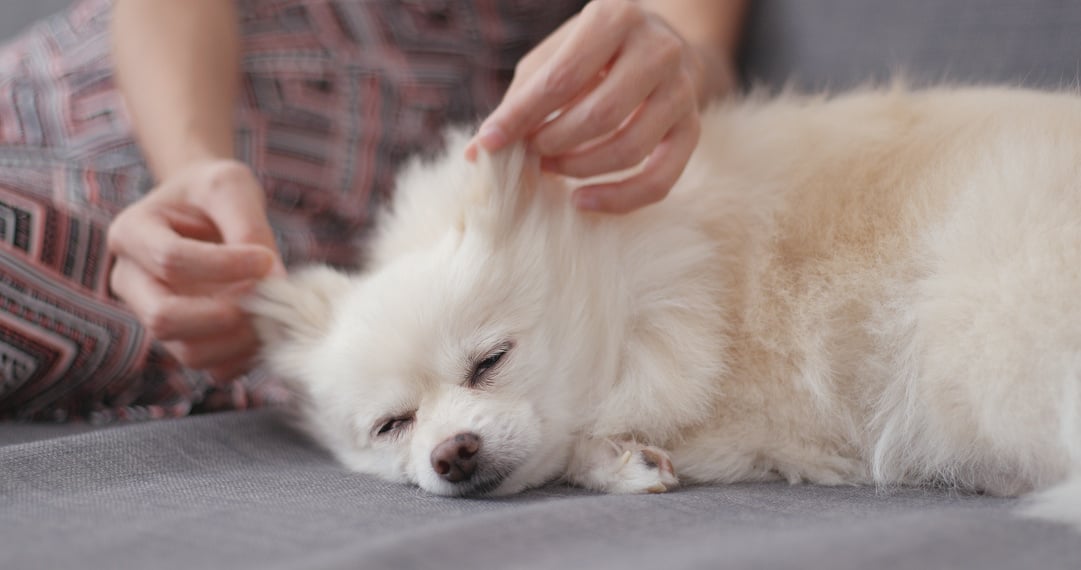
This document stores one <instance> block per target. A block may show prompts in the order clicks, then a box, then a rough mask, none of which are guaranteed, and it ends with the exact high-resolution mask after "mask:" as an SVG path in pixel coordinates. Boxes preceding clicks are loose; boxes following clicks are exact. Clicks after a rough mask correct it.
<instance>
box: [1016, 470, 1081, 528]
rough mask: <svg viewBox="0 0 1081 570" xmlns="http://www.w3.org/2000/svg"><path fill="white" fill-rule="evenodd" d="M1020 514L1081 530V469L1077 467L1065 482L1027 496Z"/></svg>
mask: <svg viewBox="0 0 1081 570" xmlns="http://www.w3.org/2000/svg"><path fill="white" fill-rule="evenodd" d="M1018 514H1020V515H1021V516H1023V517H1027V518H1032V519H1040V520H1045V521H1052V522H1057V523H1061V524H1065V525H1069V526H1071V527H1073V528H1074V529H1076V530H1077V531H1078V532H1081V469H1076V468H1075V469H1074V472H1073V475H1072V476H1071V477H1070V478H1069V479H1067V480H1066V481H1065V482H1063V483H1061V484H1059V485H1057V486H1055V487H1051V488H1050V489H1047V490H1045V491H1040V492H1038V493H1034V494H1032V495H1030V496H1028V497H1026V498H1025V499H1024V502H1023V504H1022V506H1021V508H1020V509H1019V511H1018Z"/></svg>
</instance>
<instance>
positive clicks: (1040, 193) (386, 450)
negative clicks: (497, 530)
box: [248, 87, 1081, 518]
mask: <svg viewBox="0 0 1081 570" xmlns="http://www.w3.org/2000/svg"><path fill="white" fill-rule="evenodd" d="M467 138H468V137H467V135H466V134H465V133H462V132H459V133H456V134H452V135H451V136H450V137H449V142H448V144H447V150H446V153H445V156H443V157H442V158H440V159H437V160H434V161H423V160H418V161H416V162H414V163H412V164H411V165H409V166H407V167H406V168H405V169H404V170H403V172H402V173H401V175H400V177H399V179H398V186H397V193H396V195H395V198H394V200H393V202H392V203H391V204H390V206H389V208H388V209H387V211H386V212H385V213H384V214H383V215H382V217H381V218H380V220H379V222H378V224H377V227H378V233H377V235H376V236H375V237H374V239H372V241H371V244H370V250H369V251H368V255H367V261H366V265H365V267H364V269H363V271H361V272H360V273H358V274H346V273H342V272H338V271H335V270H332V269H329V268H326V267H313V268H309V269H306V270H303V271H300V272H298V273H296V274H294V275H293V276H291V277H289V278H286V279H275V280H269V281H266V282H264V283H262V284H261V285H260V286H259V288H258V292H257V294H256V295H255V296H254V297H253V298H252V299H251V300H250V301H249V303H248V309H249V310H250V311H251V312H252V314H253V315H254V316H255V322H256V326H257V330H258V331H259V334H260V337H261V338H262V339H263V342H264V346H265V348H264V351H263V358H264V360H265V363H266V365H267V366H269V368H270V369H271V370H272V371H274V372H275V373H276V374H279V375H280V376H282V377H284V378H286V379H287V380H288V381H290V382H291V383H292V384H293V385H294V386H295V387H296V389H297V391H298V393H299V394H300V406H301V408H302V413H303V418H304V421H305V424H306V425H307V426H308V428H309V429H310V431H311V433H312V434H313V435H314V437H315V438H316V439H317V440H318V441H319V442H321V443H322V444H323V445H325V446H326V447H327V448H328V449H329V450H330V451H332V452H333V453H334V455H335V456H336V457H337V458H338V459H340V461H341V462H343V463H344V464H345V465H346V466H348V467H349V468H351V469H353V470H356V471H359V472H363V473H369V474H374V475H377V476H379V477H382V478H385V479H388V480H391V481H401V482H405V483H410V484H415V485H418V486H420V487H421V488H423V489H425V490H427V491H430V492H432V493H436V494H439V495H453V496H477V495H489V494H490V495H506V494H511V493H516V492H519V491H522V490H524V489H528V488H531V487H536V486H538V485H541V484H544V483H546V482H550V481H553V480H561V481H564V482H567V483H570V484H573V485H577V486H581V487H585V488H588V489H592V490H596V491H602V492H609V493H643V492H662V491H666V490H670V489H672V488H673V487H675V486H676V485H677V484H678V483H679V482H684V483H686V482H692V483H731V482H745V481H767V480H774V479H782V480H787V481H790V482H793V483H796V482H808V483H814V484H822V485H845V484H876V485H880V486H894V485H949V486H952V487H955V488H958V489H963V490H969V491H978V492H985V493H989V494H993V495H1000V496H1016V495H1021V494H1025V493H1029V492H1032V491H1039V490H1046V489H1050V488H1052V487H1054V486H1056V485H1059V484H1063V485H1065V486H1064V487H1060V488H1058V489H1057V490H1056V491H1055V492H1056V493H1058V495H1057V499H1056V502H1055V503H1054V505H1052V508H1053V509H1059V510H1060V511H1063V512H1066V513H1068V514H1071V516H1072V514H1073V513H1081V485H1078V484H1077V481H1078V475H1079V473H1081V97H1079V96H1078V95H1076V94H1071V93H1048V92H1035V91H1027V90H1021V89H1013V88H977V87H968V88H925V89H917V90H912V89H906V88H903V87H895V88H883V89H870V90H864V91H857V92H851V93H847V94H841V95H836V96H799V95H781V96H776V97H768V98H762V97H748V98H746V99H745V100H742V101H735V102H728V103H720V104H718V105H716V106H714V107H712V108H710V109H708V110H707V111H705V112H704V113H703V116H702V134H701V137H700V142H699V145H698V147H697V149H696V151H695V154H694V156H693V157H692V159H691V162H690V163H689V165H688V166H687V168H686V170H685V171H684V173H683V175H682V177H681V178H680V180H679V182H678V183H677V184H676V185H675V187H674V188H673V189H672V191H671V193H670V195H669V196H668V197H667V198H666V199H665V200H663V201H662V202H660V203H658V204H656V205H653V206H649V207H646V208H643V209H641V210H638V211H636V212H633V213H630V214H627V215H601V214H591V213H585V212H582V211H579V210H576V209H575V208H574V207H573V206H572V204H571V200H570V197H569V193H570V192H571V191H572V190H573V189H574V188H575V187H576V185H579V184H581V182H580V181H573V180H569V179H566V178H562V177H559V176H556V175H552V174H549V173H546V172H543V171H542V170H541V169H540V167H539V161H538V159H537V157H535V156H532V155H531V154H530V153H529V152H528V150H527V149H526V148H524V147H523V146H521V145H518V146H517V147H514V148H512V149H510V150H507V151H502V152H499V153H497V154H495V155H491V156H488V155H482V156H481V157H480V158H479V160H478V162H477V163H475V164H474V163H470V162H467V161H466V160H465V159H464V158H462V155H463V147H464V145H465V144H466V140H467ZM677 474H678V477H677ZM1078 518H1081V516H1078Z"/></svg>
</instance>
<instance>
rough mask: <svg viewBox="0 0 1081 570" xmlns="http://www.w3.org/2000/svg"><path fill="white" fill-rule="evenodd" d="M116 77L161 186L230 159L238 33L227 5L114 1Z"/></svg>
mask: <svg viewBox="0 0 1081 570" xmlns="http://www.w3.org/2000/svg"><path fill="white" fill-rule="evenodd" d="M113 10H114V13H113V58H114V62H115V65H116V77H117V82H118V85H119V87H120V90H121V92H122V93H123V95H124V98H125V101H126V103H127V106H128V108H129V110H130V112H131V115H132V118H133V121H134V127H135V131H136V133H137V137H138V139H139V143H140V146H141V147H142V149H143V152H144V154H145V155H146V157H147V160H148V161H149V162H150V166H151V168H152V170H153V171H154V174H155V175H156V176H157V178H158V179H159V180H164V179H167V178H169V177H170V176H171V175H172V174H175V173H176V172H177V171H179V170H180V169H182V168H183V167H185V166H187V165H188V164H191V163H192V162H196V161H200V160H206V159H226V158H232V157H233V108H234V102H235V99H236V94H237V83H238V62H239V50H238V43H239V40H238V32H237V16H236V8H235V6H234V2H231V1H228V0H183V1H182V2H178V1H177V0H116V4H115V6H114V8H113Z"/></svg>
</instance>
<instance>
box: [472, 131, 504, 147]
mask: <svg viewBox="0 0 1081 570" xmlns="http://www.w3.org/2000/svg"><path fill="white" fill-rule="evenodd" d="M477 142H479V143H480V145H481V146H483V147H484V149H485V150H488V151H492V150H496V149H498V148H500V147H502V146H503V145H505V144H507V133H505V132H503V129H501V128H499V127H498V126H496V125H485V126H483V127H481V129H480V132H479V133H477Z"/></svg>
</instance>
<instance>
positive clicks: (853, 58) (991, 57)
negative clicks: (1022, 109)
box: [744, 0, 1081, 90]
mask: <svg viewBox="0 0 1081 570" xmlns="http://www.w3.org/2000/svg"><path fill="white" fill-rule="evenodd" d="M751 6H752V9H751V11H750V12H751V15H750V19H749V20H750V21H749V25H748V28H747V37H746V41H745V50H744V68H745V75H746V77H747V78H748V79H749V80H750V81H751V83H753V84H764V85H767V86H777V85H781V84H784V83H792V84H794V85H796V86H798V87H801V88H805V89H815V90H820V89H827V88H828V89H831V90H836V89H843V88H847V87H852V86H857V85H861V84H866V83H869V82H873V81H879V82H881V81H882V80H884V79H887V78H889V77H890V76H891V75H894V74H896V72H903V73H904V74H905V75H907V76H908V77H909V78H910V79H912V80H914V81H915V82H916V83H920V84H926V83H936V82H944V81H945V82H959V83H972V82H979V83H988V82H991V83H1007V84H1024V85H1031V86H1041V87H1062V86H1075V85H1076V84H1077V80H1078V74H1079V73H1081V41H1078V37H1077V35H1078V31H1079V30H1081V4H1079V3H1078V2H1077V1H1076V0H901V1H890V0H751Z"/></svg>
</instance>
